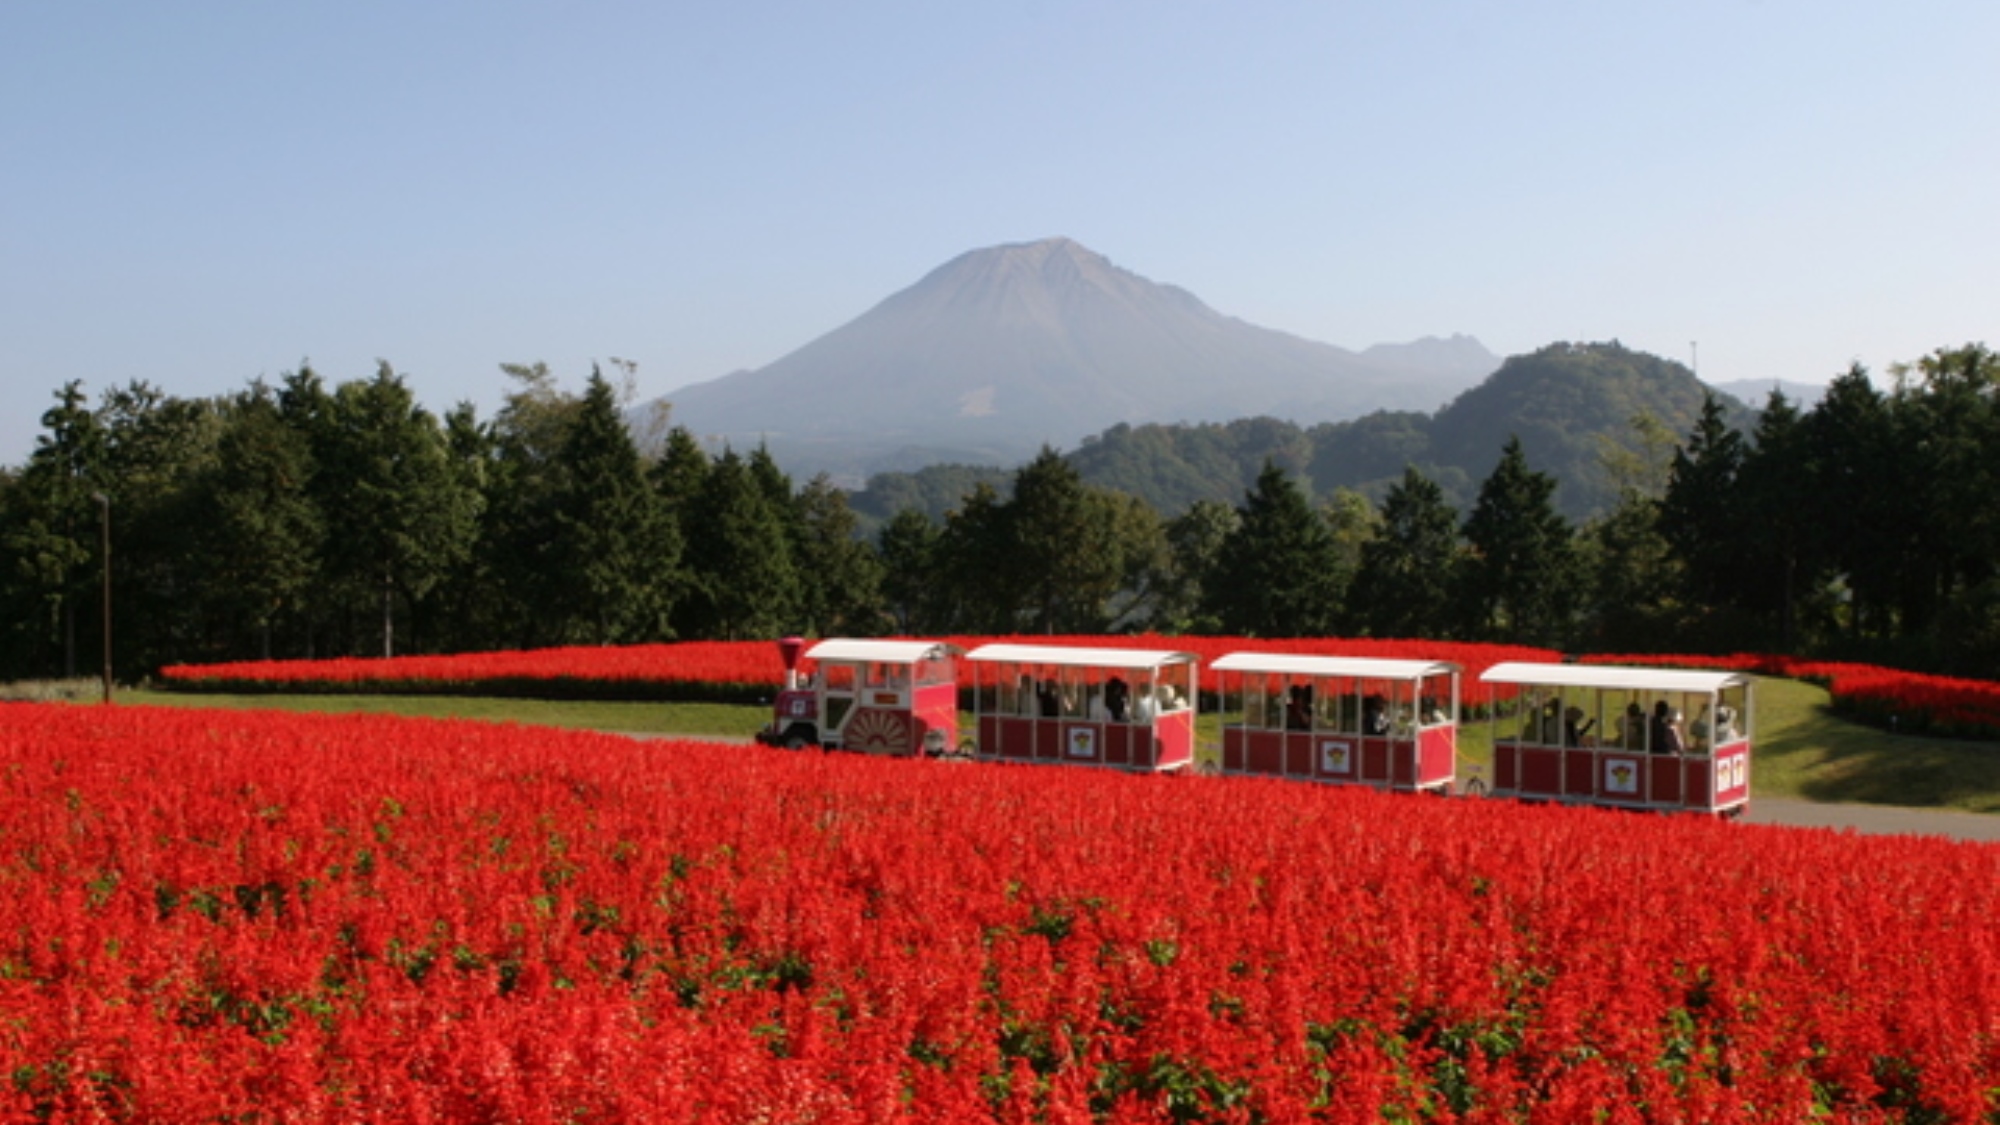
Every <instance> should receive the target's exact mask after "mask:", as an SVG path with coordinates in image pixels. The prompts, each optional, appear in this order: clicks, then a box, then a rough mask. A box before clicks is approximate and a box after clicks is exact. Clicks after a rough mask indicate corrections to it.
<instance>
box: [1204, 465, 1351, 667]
mask: <svg viewBox="0 0 2000 1125" xmlns="http://www.w3.org/2000/svg"><path fill="white" fill-rule="evenodd" d="M1237 515H1238V517H1239V522H1238V524H1237V526H1236V529H1235V530H1234V531H1233V532H1231V533H1230V535H1229V537H1228V538H1227V539H1224V540H1223V542H1222V547H1221V549H1220V550H1219V551H1218V552H1217V554H1216V565H1215V570H1214V571H1213V572H1212V573H1210V574H1209V575H1208V576H1207V577H1206V578H1205V579H1204V580H1203V582H1202V592H1203V602H1204V607H1205V608H1206V609H1207V610H1208V612H1210V613H1213V614H1214V615H1215V619H1216V622H1217V624H1218V625H1219V626H1220V627H1221V628H1222V630H1223V631H1224V632H1229V633H1240V634H1242V635H1244V636H1252V637H1311V636H1323V635H1326V634H1328V633H1331V632H1332V631H1333V627H1334V621H1335V615H1336V613H1337V611H1338V609H1339V600H1338V599H1339V591H1338V588H1337V586H1336V583H1335V568H1336V567H1337V565H1338V552H1339V547H1338V545H1337V544H1336V543H1335V542H1334V537H1333V532H1332V531H1331V530H1330V529H1329V528H1328V527H1327V524H1326V521H1325V520H1323V519H1321V518H1320V516H1319V514H1318V513H1317V512H1315V511H1313V509H1312V504H1311V503H1310V502H1309V501H1308V500H1307V499H1306V494H1305V492H1304V491H1303V490H1302V489H1300V487H1299V486H1298V485H1297V484H1295V483H1294V482H1293V481H1292V479H1291V478H1290V477H1288V476H1286V475H1285V473H1284V472H1283V471H1282V470H1280V469H1279V468H1278V467H1277V466H1276V465H1274V464H1272V463H1271V462H1269V461H1266V462H1265V463H1264V468H1263V471H1262V472H1260V473H1259V474H1258V475H1257V482H1256V484H1255V485H1254V486H1253V487H1252V488H1251V490H1250V492H1249V493H1248V494H1247V495H1246V496H1245V497H1244V502H1243V504H1242V506H1241V507H1239V508H1238V509H1237Z"/></svg>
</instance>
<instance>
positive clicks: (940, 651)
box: [805, 637, 961, 664]
mask: <svg viewBox="0 0 2000 1125" xmlns="http://www.w3.org/2000/svg"><path fill="white" fill-rule="evenodd" d="M960 652H961V650H960V649H959V648H958V647H957V646H955V645H948V644H945V643H944V642H943V641H875V640H849V639H847V638H844V637H834V638H831V639H829V640H824V641H821V642H819V643H818V644H816V645H814V646H812V647H811V648H809V649H807V650H806V651H805V656H806V659H808V660H861V661H868V662H871V663H882V664H916V663H919V662H921V661H925V660H936V659H939V658H941V657H945V656H957V655H959V654H960Z"/></svg>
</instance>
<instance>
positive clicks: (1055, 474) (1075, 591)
mask: <svg viewBox="0 0 2000 1125" xmlns="http://www.w3.org/2000/svg"><path fill="white" fill-rule="evenodd" d="M1004 523H1005V526H1006V528H1007V531H1008V532H1009V534H1008V535H1007V536H1006V539H1007V541H1008V549H1007V551H1006V553H1005V554H1004V555H1003V556H1002V560H1003V562H1004V571H1005V573H1006V574H1007V575H1008V580H1007V581H1006V582H1005V583H1004V584H1003V585H1002V586H1001V587H1000V589H1002V590H1006V591H1012V592H1017V594H1018V596H1019V598H1020V600H1019V602H1018V603H1017V609H1018V611H1019V612H1020V614H1021V620H1022V624H1023V625H1024V627H1025V628H1027V629H1029V630H1032V631H1034V632H1038V633H1081V632H1092V631H1096V630H1098V629H1102V628H1103V627H1104V626H1105V623H1106V617H1107V614H1106V603H1107V602H1109V600H1110V599H1111V597H1112V595H1114V594H1115V593H1117V591H1118V589H1119V587H1120V585H1121V584H1122V583H1123V580H1124V578H1125V559H1124V553H1123V551H1122V550H1121V544H1120V542H1119V529H1118V526H1117V514H1116V511H1115V504H1114V502H1113V501H1111V500H1110V499H1109V497H1108V496H1107V495H1106V494H1103V493H1101V492H1099V491H1097V490H1094V489H1091V488H1089V487H1088V486H1086V485H1085V484H1084V483H1083V478H1082V477H1081V476H1080V475H1078V473H1077V471H1076V469H1074V468H1073V467H1071V466H1070V464H1069V462H1067V461H1065V460H1063V459H1062V457H1061V456H1060V455H1058V454H1057V453H1056V452H1055V451H1054V450H1053V449H1050V448H1048V447H1047V446H1044V447H1043V448H1042V451H1041V453H1040V454H1039V455H1037V456H1036V457H1035V458H1034V460H1032V461H1030V462H1028V463H1027V464H1026V465H1023V466H1022V467H1021V470H1020V471H1019V472H1018V473H1016V474H1015V475H1014V496H1013V499H1012V500H1011V501H1010V502H1009V503H1008V505H1007V508H1006V516H1005V519H1004Z"/></svg>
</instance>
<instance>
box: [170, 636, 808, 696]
mask: <svg viewBox="0 0 2000 1125" xmlns="http://www.w3.org/2000/svg"><path fill="white" fill-rule="evenodd" d="M783 675H784V664H783V662H782V661H780V660H779V659H778V650H777V646H776V645H774V644H772V643H771V642H769V641H754V642H753V641H687V642H682V643H679V644H652V645H617V646H613V645H578V646H573V647H567V648H543V649H531V650H527V651H521V652H469V653H460V654H457V655H453V656H394V657H378V658H372V659H369V658H358V657H343V658H340V659H335V660H246V661H239V662H236V663H229V664H173V665H168V666H167V667H165V668H162V669H161V670H160V678H161V679H162V680H164V681H165V682H166V684H167V686H169V687H174V688H181V689H187V690H199V691H253V692H254V691H274V690H277V691H288V692H367V693H375V694H394V693H422V694H454V693H455V694H477V695H498V696H506V695H525V696H535V697H555V698H602V699H637V700H649V699H718V698H719V699H755V698H759V697H765V696H768V695H769V694H770V689H771V688H772V687H774V686H775V685H776V684H777V683H778V682H779V681H780V680H781V679H782V678H783Z"/></svg>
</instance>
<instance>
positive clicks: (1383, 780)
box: [1361, 738, 1390, 785]
mask: <svg viewBox="0 0 2000 1125" xmlns="http://www.w3.org/2000/svg"><path fill="white" fill-rule="evenodd" d="M1361 780H1363V781H1365V782H1367V783H1369V784H1370V785H1387V784H1389V781H1390V776H1389V740H1388V739H1386V738H1364V739H1362V740H1361Z"/></svg>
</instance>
